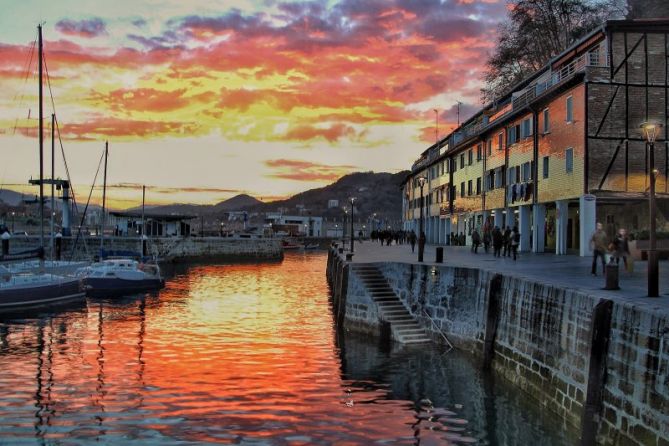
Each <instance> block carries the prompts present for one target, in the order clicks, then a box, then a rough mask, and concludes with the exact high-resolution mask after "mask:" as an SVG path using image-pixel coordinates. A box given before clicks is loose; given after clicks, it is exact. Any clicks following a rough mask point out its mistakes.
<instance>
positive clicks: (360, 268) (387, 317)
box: [353, 264, 432, 344]
mask: <svg viewBox="0 0 669 446" xmlns="http://www.w3.org/2000/svg"><path fill="white" fill-rule="evenodd" d="M353 271H354V272H355V273H356V275H357V276H358V277H359V278H360V280H362V282H363V284H364V285H365V288H366V289H367V292H368V293H369V294H370V295H371V296H372V300H374V302H375V303H376V305H377V307H378V309H379V314H380V316H381V319H382V320H383V321H385V322H388V323H389V324H390V330H391V333H392V337H393V339H395V340H396V341H398V342H400V343H401V344H425V343H429V342H432V339H430V337H429V336H428V335H427V333H426V332H425V330H424V329H423V328H422V327H421V326H420V324H419V323H418V322H417V321H416V319H415V318H414V317H413V316H412V315H411V313H410V312H409V310H407V308H406V307H405V306H404V303H402V301H401V300H400V298H399V297H398V296H397V294H395V291H393V289H392V288H391V287H390V285H389V284H388V281H387V280H386V278H385V277H384V275H383V274H382V273H381V271H379V269H378V268H377V267H375V266H373V265H364V264H358V265H354V266H353Z"/></svg>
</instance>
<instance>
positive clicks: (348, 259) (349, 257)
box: [346, 252, 353, 262]
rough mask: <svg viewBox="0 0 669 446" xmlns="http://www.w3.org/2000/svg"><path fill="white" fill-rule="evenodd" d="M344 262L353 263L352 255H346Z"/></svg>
mask: <svg viewBox="0 0 669 446" xmlns="http://www.w3.org/2000/svg"><path fill="white" fill-rule="evenodd" d="M346 261H347V262H352V261H353V253H350V252H347V253H346Z"/></svg>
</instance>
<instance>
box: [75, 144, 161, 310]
mask: <svg viewBox="0 0 669 446" xmlns="http://www.w3.org/2000/svg"><path fill="white" fill-rule="evenodd" d="M108 155H109V144H108V143H105V170H104V177H103V178H104V180H103V186H102V231H101V234H100V261H99V262H96V263H93V264H92V265H90V266H87V267H85V268H81V269H79V270H78V271H77V276H78V277H80V278H81V279H83V281H84V285H85V286H86V293H87V294H88V295H89V296H91V297H116V296H125V295H129V294H137V293H143V292H147V291H154V290H159V289H161V288H163V287H164V286H165V280H164V279H163V278H162V276H161V274H160V267H159V266H158V263H157V262H153V263H141V262H140V261H138V260H135V258H133V257H136V258H139V259H143V256H142V255H140V254H139V253H138V255H137V256H127V255H123V256H120V257H119V258H108V257H109V254H111V256H112V257H113V254H114V253H113V252H107V251H105V250H104V249H103V246H104V233H105V212H106V202H107V199H106V197H107V193H106V191H107V157H108ZM143 209H144V188H142V215H144V212H143ZM142 220H143V218H142ZM143 232H144V222H143V221H142V245H143V244H144V234H143ZM142 251H143V249H142Z"/></svg>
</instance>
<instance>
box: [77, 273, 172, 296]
mask: <svg viewBox="0 0 669 446" xmlns="http://www.w3.org/2000/svg"><path fill="white" fill-rule="evenodd" d="M84 285H85V286H86V295H87V296H90V297H119V296H125V295H129V294H138V293H144V292H147V291H155V290H159V289H161V288H163V287H164V286H165V280H163V279H142V280H126V279H119V278H117V277H114V278H104V277H88V278H86V279H84Z"/></svg>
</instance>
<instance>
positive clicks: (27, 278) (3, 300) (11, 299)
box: [0, 265, 85, 312]
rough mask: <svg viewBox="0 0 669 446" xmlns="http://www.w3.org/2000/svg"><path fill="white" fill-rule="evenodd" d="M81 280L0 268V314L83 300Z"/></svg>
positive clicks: (1, 266) (0, 266) (83, 293)
mask: <svg viewBox="0 0 669 446" xmlns="http://www.w3.org/2000/svg"><path fill="white" fill-rule="evenodd" d="M84 297H85V292H84V288H83V284H82V282H81V280H80V279H78V278H75V277H65V276H58V275H55V274H46V273H13V272H12V271H11V270H10V269H8V268H6V267H5V266H3V265H0V311H2V312H7V311H14V310H18V309H25V308H31V307H45V306H51V305H60V304H63V303H66V302H71V301H75V300H83V299H84Z"/></svg>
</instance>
